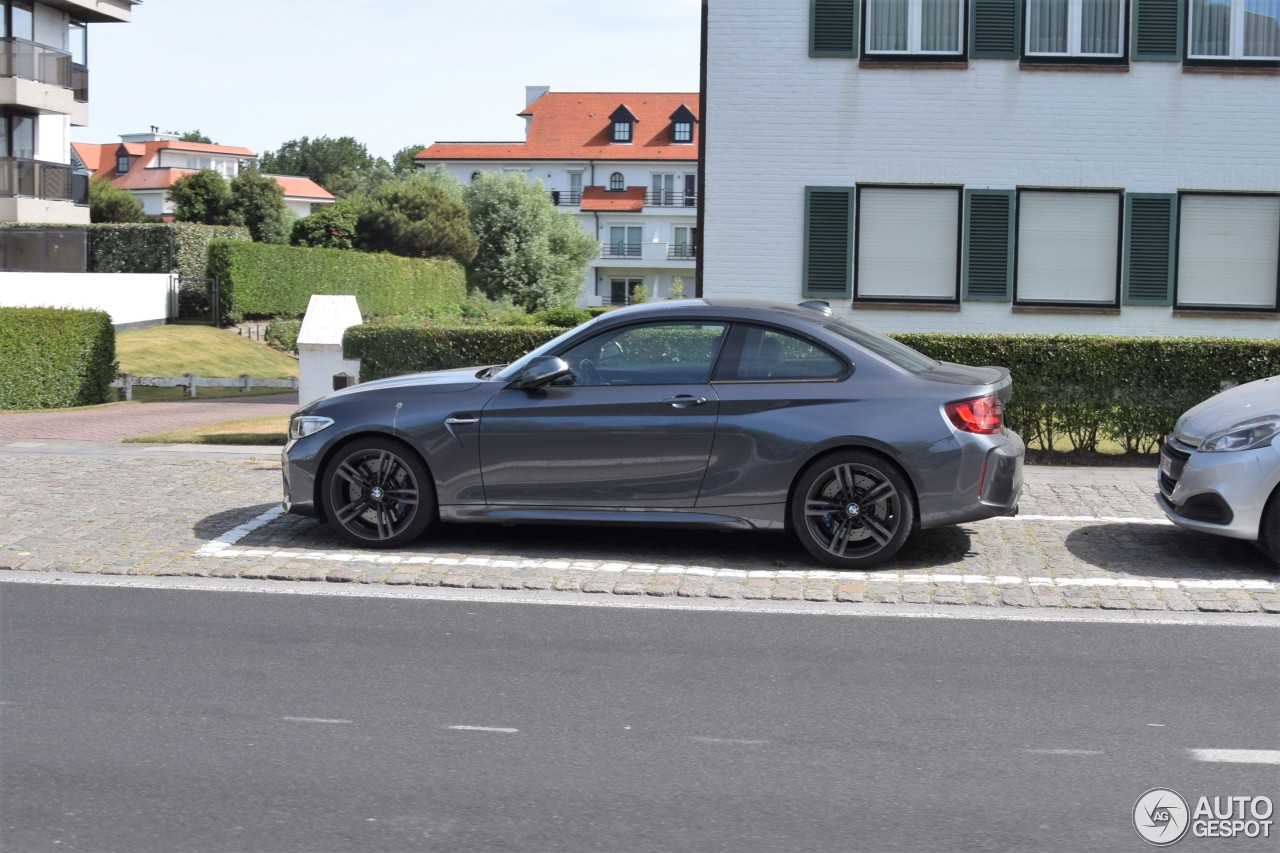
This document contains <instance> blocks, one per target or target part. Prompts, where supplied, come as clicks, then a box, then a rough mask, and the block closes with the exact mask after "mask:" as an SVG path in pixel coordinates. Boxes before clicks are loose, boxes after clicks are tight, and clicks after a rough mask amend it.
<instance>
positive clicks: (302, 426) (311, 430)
mask: <svg viewBox="0 0 1280 853" xmlns="http://www.w3.org/2000/svg"><path fill="white" fill-rule="evenodd" d="M332 425H333V418H321V417H317V416H316V415H294V416H293V417H292V418H290V419H289V438H291V439H295V440H296V439H299V438H306V437H307V436H309V435H314V434H315V433H317V432H319V431H320V430H322V429H324V428H325V427H327V426H332Z"/></svg>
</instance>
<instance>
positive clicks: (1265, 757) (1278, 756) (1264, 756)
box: [1190, 749, 1280, 764]
mask: <svg viewBox="0 0 1280 853" xmlns="http://www.w3.org/2000/svg"><path fill="white" fill-rule="evenodd" d="M1190 752H1191V756H1192V757H1193V758H1194V759H1195V760H1196V761H1211V762H1219V763H1223V764H1280V749H1193V750H1190Z"/></svg>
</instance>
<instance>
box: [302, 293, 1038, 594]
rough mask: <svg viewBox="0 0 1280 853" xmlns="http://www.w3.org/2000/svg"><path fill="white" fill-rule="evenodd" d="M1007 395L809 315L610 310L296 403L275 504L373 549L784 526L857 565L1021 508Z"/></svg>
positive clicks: (731, 308)
mask: <svg viewBox="0 0 1280 853" xmlns="http://www.w3.org/2000/svg"><path fill="white" fill-rule="evenodd" d="M1012 384H1013V383H1012V379H1011V377H1010V376H1009V371H1008V370H1006V369H1004V368H1000V367H966V366H963V365H958V364H945V363H940V362H937V361H934V360H933V359H930V358H927V357H925V356H924V355H921V354H920V353H918V352H916V351H915V350H913V349H910V348H908V347H906V346H903V345H902V344H899V343H897V342H895V341H893V340H892V339H890V338H887V337H884V336H883V335H880V334H878V333H876V332H873V331H871V330H870V329H867V328H864V327H862V326H859V325H857V324H854V323H851V322H848V321H846V320H843V319H840V318H837V317H834V316H832V313H831V310H830V308H829V307H828V306H826V305H825V304H824V303H804V304H802V305H784V304H773V303H761V302H751V301H746V300H701V299H681V300H673V301H667V302H660V303H656V304H651V305H638V306H632V307H629V308H620V309H618V310H615V311H610V312H608V313H606V314H604V315H602V316H600V317H598V318H596V319H594V320H592V321H590V322H588V323H585V324H583V325H582V326H579V327H578V328H576V329H573V330H571V331H569V332H566V333H565V334H564V335H561V336H560V337H558V338H556V339H555V340H553V341H550V342H549V343H547V344H545V345H543V346H542V347H540V348H538V349H536V350H534V351H533V352H531V353H529V354H528V355H527V356H525V357H524V358H521V359H520V360H519V361H517V362H515V363H513V364H510V365H505V366H504V365H497V366H491V367H472V368H465V369H460V370H445V371H439V372H436V373H423V374H418V375H414V376H402V377H397V378H394V379H384V380H380V381H376V382H369V383H366V384H362V385H357V386H355V387H353V388H348V389H344V390H342V391H338V392H335V393H333V394H330V395H329V396H327V397H324V398H322V399H320V400H318V401H316V402H313V403H311V404H309V405H307V406H305V407H303V408H302V409H300V410H299V411H298V412H296V413H295V414H294V415H293V417H292V419H291V420H290V427H289V434H290V441H289V444H288V445H287V446H286V447H285V449H284V458H283V463H284V464H283V471H284V507H285V509H286V510H287V511H289V512H292V513H300V514H304V515H318V516H321V517H323V518H325V519H327V520H328V521H329V523H330V525H331V526H332V527H333V529H334V530H335V531H336V532H337V533H338V534H339V535H340V536H342V537H343V538H345V539H346V540H348V541H350V542H353V543H355V544H357V545H362V546H366V547H375V548H390V547H399V546H402V545H405V544H407V543H409V542H410V541H412V540H413V539H415V538H416V537H417V536H419V535H420V534H422V533H423V532H424V531H426V530H427V528H428V527H430V526H431V525H433V524H435V523H437V522H449V521H457V522H472V523H490V524H514V523H520V522H524V523H544V524H545V523H557V524H594V525H618V526H620V525H643V526H649V527H701V528H719V529H740V530H741V529H745V530H776V531H787V530H789V531H791V532H793V533H794V534H795V536H796V537H797V538H798V539H799V540H800V542H801V543H802V544H803V545H804V546H805V548H807V549H808V550H809V552H810V553H812V554H813V555H814V556H815V557H817V558H818V559H819V560H822V561H823V562H825V563H827V564H829V565H832V566H836V567H838V568H846V569H848V568H856V567H861V566H867V565H871V564H873V563H876V562H879V561H881V560H885V559H888V558H889V557H891V556H893V554H894V553H895V552H897V551H898V549H899V548H901V547H902V545H903V543H904V542H905V541H906V540H907V537H908V536H910V535H911V533H912V532H913V531H914V530H917V529H919V528H923V527H936V526H939V525H945V524H956V523H959V522H965V521H974V520H977V519H981V518H989V517H991V516H995V515H1002V514H1006V513H1010V512H1012V511H1014V510H1015V509H1016V508H1017V505H1018V498H1019V496H1020V494H1021V492H1022V459H1023V453H1024V447H1023V443H1022V439H1020V438H1019V437H1018V435H1017V434H1016V433H1014V432H1012V431H1010V430H1008V429H1007V428H1006V427H1005V425H1004V419H1003V407H1004V403H1005V401H1006V400H1008V398H1009V395H1010V393H1011V389H1012Z"/></svg>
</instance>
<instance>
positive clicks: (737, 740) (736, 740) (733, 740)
mask: <svg viewBox="0 0 1280 853" xmlns="http://www.w3.org/2000/svg"><path fill="white" fill-rule="evenodd" d="M689 739H690V740H696V741H697V742H698V743H728V744H734V745H737V746H763V745H765V744H767V743H768V742H769V741H767V740H752V739H751V738H744V737H691V738H689Z"/></svg>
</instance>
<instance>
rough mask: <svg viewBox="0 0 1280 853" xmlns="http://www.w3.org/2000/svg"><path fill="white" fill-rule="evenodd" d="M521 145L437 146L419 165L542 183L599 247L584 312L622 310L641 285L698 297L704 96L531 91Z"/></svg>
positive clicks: (652, 292)
mask: <svg viewBox="0 0 1280 853" xmlns="http://www.w3.org/2000/svg"><path fill="white" fill-rule="evenodd" d="M525 101H526V104H525V108H524V110H523V111H521V112H520V115H521V116H523V117H524V119H525V123H526V124H525V139H524V140H523V141H521V142H437V143H436V144H434V145H432V146H430V147H429V148H427V149H425V150H424V151H422V152H421V153H420V154H418V156H417V157H415V158H414V162H415V163H417V164H419V165H421V166H424V167H426V168H435V167H437V166H443V167H444V168H445V170H446V171H448V172H449V173H450V174H451V175H453V176H454V177H455V178H457V179H458V180H459V181H461V182H462V183H463V184H469V183H471V180H472V178H473V176H474V175H476V174H477V173H479V172H485V171H488V172H498V171H500V172H516V173H520V174H523V175H525V177H526V178H527V179H528V180H530V181H541V182H542V185H543V186H544V187H545V188H546V189H547V191H548V192H549V193H550V194H551V198H552V200H553V201H554V202H555V204H556V206H557V207H559V208H560V210H561V211H562V212H564V213H567V214H570V215H572V216H573V218H574V219H575V220H576V221H577V223H578V224H579V225H580V226H581V227H582V228H583V229H584V230H585V231H586V232H587V233H589V234H591V235H593V236H594V237H595V238H596V239H597V240H599V241H600V253H599V255H598V256H597V257H596V258H595V259H593V260H592V261H591V262H590V265H589V267H588V269H587V272H586V275H585V277H584V280H583V282H582V288H581V295H580V298H579V303H580V304H582V305H611V304H612V305H622V304H625V303H627V302H629V301H630V300H631V297H632V294H633V293H635V291H636V288H637V287H640V286H643V287H644V288H645V290H646V291H647V292H648V294H649V296H650V297H651V298H666V297H669V296H671V295H672V288H673V285H674V284H675V282H676V280H677V279H679V280H680V283H681V284H680V286H681V287H682V288H683V294H684V295H685V296H692V295H693V289H694V273H695V267H696V258H697V210H698V207H697V205H698V116H697V110H698V96H697V94H696V93H675V94H672V93H650V92H586V93H584V92H552V91H550V90H549V89H548V87H546V86H528V87H526V89H525Z"/></svg>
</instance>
